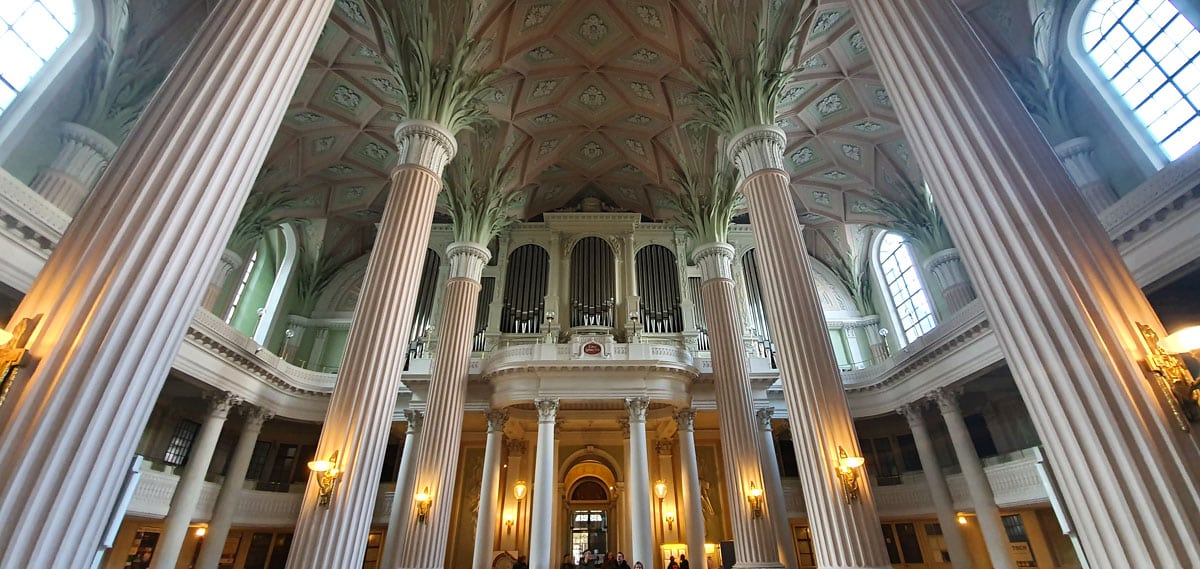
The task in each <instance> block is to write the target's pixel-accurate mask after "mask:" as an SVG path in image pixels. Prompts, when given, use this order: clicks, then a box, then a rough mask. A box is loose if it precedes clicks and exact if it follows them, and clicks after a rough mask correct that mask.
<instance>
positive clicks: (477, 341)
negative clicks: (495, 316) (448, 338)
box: [471, 257, 496, 352]
mask: <svg viewBox="0 0 1200 569" xmlns="http://www.w3.org/2000/svg"><path fill="white" fill-rule="evenodd" d="M493 258H494V257H493ZM479 284H480V288H479V304H477V305H476V307H475V336H474V337H473V338H472V340H471V351H473V352H482V351H483V350H484V349H485V347H486V342H485V340H486V333H487V326H488V316H489V315H490V314H489V312H491V308H492V297H493V296H495V295H496V277H483V278H481V279H479Z"/></svg>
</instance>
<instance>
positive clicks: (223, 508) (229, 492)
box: [196, 407, 273, 569]
mask: <svg viewBox="0 0 1200 569" xmlns="http://www.w3.org/2000/svg"><path fill="white" fill-rule="evenodd" d="M243 413H244V414H245V416H246V421H245V424H243V425H242V432H241V434H240V435H238V441H237V445H236V446H235V447H234V448H233V456H232V457H230V459H229V466H228V469H227V474H226V475H225V480H224V481H223V482H222V483H221V491H220V492H219V493H218V494H217V502H216V504H215V505H214V506H213V513H212V519H210V520H209V521H208V534H207V535H205V537H204V543H203V544H202V545H201V546H200V556H199V558H197V560H196V567H198V568H199V569H217V563H219V562H220V561H221V551H223V550H224V549H225V539H226V538H228V537H229V527H230V525H231V524H232V522H233V513H234V512H235V511H237V508H238V500H239V499H241V497H242V490H243V489H242V485H243V484H244V483H245V482H246V471H247V470H248V469H249V468H250V458H251V457H252V456H253V455H254V444H255V443H257V442H258V435H259V433H260V432H262V426H263V423H264V422H266V421H269V420H270V419H271V417H272V416H273V415H272V414H271V412H270V411H267V410H265V409H263V408H261V407H249V408H248V409H245V408H244V411H243Z"/></svg>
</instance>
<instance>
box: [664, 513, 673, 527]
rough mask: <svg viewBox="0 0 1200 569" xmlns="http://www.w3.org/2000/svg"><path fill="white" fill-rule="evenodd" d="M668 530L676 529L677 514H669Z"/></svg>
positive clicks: (667, 518) (667, 517) (667, 516)
mask: <svg viewBox="0 0 1200 569" xmlns="http://www.w3.org/2000/svg"><path fill="white" fill-rule="evenodd" d="M666 520H667V529H675V525H674V524H675V512H667V515H666Z"/></svg>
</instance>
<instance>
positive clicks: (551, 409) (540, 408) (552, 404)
mask: <svg viewBox="0 0 1200 569" xmlns="http://www.w3.org/2000/svg"><path fill="white" fill-rule="evenodd" d="M533 406H534V407H536V408H537V412H538V422H539V423H553V422H555V416H556V415H558V399H534V400H533Z"/></svg>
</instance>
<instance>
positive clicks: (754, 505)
mask: <svg viewBox="0 0 1200 569" xmlns="http://www.w3.org/2000/svg"><path fill="white" fill-rule="evenodd" d="M762 495H763V491H762V488H759V487H758V486H756V485H755V484H754V481H753V480H751V481H750V491H748V492H746V499H747V500H750V511H751V512H753V513H754V517H756V518H761V517H762V515H763V511H762Z"/></svg>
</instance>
